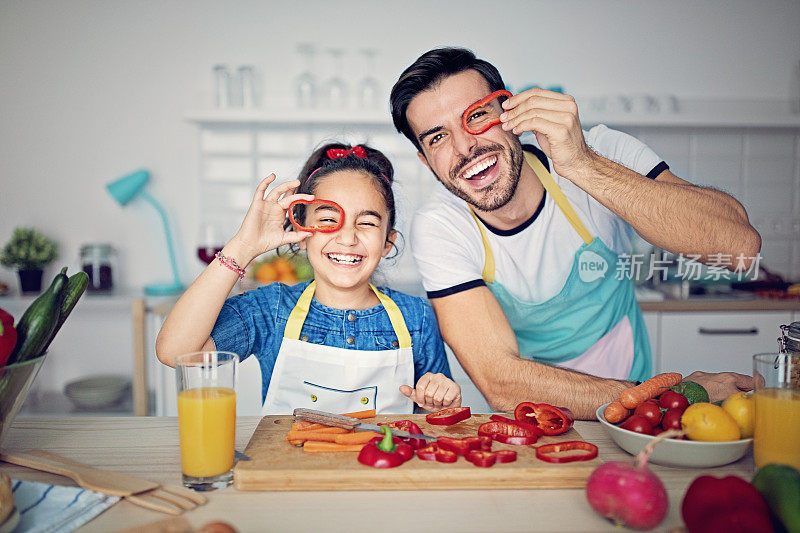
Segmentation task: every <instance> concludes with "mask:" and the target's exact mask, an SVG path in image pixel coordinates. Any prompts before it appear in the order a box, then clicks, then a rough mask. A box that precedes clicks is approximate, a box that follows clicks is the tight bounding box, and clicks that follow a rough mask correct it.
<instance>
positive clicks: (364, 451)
mask: <svg viewBox="0 0 800 533" xmlns="http://www.w3.org/2000/svg"><path fill="white" fill-rule="evenodd" d="M381 431H383V437H375V438H374V439H372V440H371V441H369V442H368V443H367V444H366V445H365V446H364V447H363V448H361V451H360V452H359V453H358V462H359V463H361V464H364V465H367V466H373V467H375V468H394V467H395V466H400V465H401V464H403V463H405V462H406V461H408V460H409V459H411V458H412V457H414V450H413V449H412V448H411V446H409V445H408V444H406V443H404V442H398V443H395V442H394V439H393V437H392V430H391V429H390V428H389V427H388V426H384V427H382V428H381Z"/></svg>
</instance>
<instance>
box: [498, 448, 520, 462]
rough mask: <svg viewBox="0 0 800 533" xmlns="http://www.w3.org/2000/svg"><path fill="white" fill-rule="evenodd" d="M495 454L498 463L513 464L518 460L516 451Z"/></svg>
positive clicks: (501, 451)
mask: <svg viewBox="0 0 800 533" xmlns="http://www.w3.org/2000/svg"><path fill="white" fill-rule="evenodd" d="M494 453H496V454H497V462H498V463H513V462H514V461H516V460H517V452H515V451H514V450H497V451H496V452H494Z"/></svg>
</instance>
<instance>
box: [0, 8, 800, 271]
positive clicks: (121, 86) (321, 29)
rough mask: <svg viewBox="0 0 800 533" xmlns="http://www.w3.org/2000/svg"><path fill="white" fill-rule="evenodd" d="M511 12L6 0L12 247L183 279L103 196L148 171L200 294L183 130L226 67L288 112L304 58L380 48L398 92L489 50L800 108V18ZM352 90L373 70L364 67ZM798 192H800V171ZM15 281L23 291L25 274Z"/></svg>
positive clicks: (534, 72)
mask: <svg viewBox="0 0 800 533" xmlns="http://www.w3.org/2000/svg"><path fill="white" fill-rule="evenodd" d="M499 5H500V6H501V8H496V9H493V10H489V9H487V7H486V6H487V3H486V2H483V1H481V2H478V1H459V2H439V3H432V2H423V1H406V2H391V3H390V2H385V3H384V2H374V1H373V2H348V1H345V0H340V1H338V2H326V1H321V0H313V1H304V2H266V1H260V2H256V1H251V2H248V1H232V2H215V1H171V2H159V1H150V2H147V1H139V2H119V1H110V2H109V1H99V0H97V1H91V0H83V1H81V0H73V1H69V2H64V1H56V0H53V1H23V0H18V1H13V0H3V2H2V3H0V183H1V184H2V186H0V241H2V242H5V241H6V240H7V238H8V236H9V235H10V233H11V230H12V229H13V227H14V226H15V225H19V224H26V225H34V226H36V227H37V228H39V229H40V230H41V231H43V232H45V233H46V234H48V235H50V236H52V237H53V238H55V239H56V240H57V241H58V242H59V243H60V244H61V254H62V257H61V259H59V260H58V261H57V262H56V264H59V265H60V264H71V265H75V266H76V258H77V254H78V248H79V246H80V244H81V243H84V242H93V241H110V242H113V243H115V244H116V246H117V247H118V249H119V250H120V268H119V272H118V274H119V277H120V278H121V279H122V280H123V281H122V283H124V284H126V285H131V286H141V285H142V284H144V283H147V282H150V281H153V280H156V279H167V278H168V277H169V267H168V263H167V261H166V259H165V256H164V245H163V241H162V234H161V229H160V226H159V224H158V220H157V218H156V216H155V214H154V213H153V212H152V209H151V208H150V207H149V206H148V205H146V204H143V203H141V202H135V203H134V204H131V205H130V206H129V207H127V208H126V209H124V210H123V209H121V208H120V207H119V206H117V205H116V204H114V202H113V201H112V200H111V198H110V197H109V196H108V194H107V193H106V191H105V190H104V187H103V186H104V184H105V183H106V182H107V181H109V180H111V179H113V178H116V177H118V176H120V175H122V174H124V173H127V172H129V171H131V170H134V169H136V168H139V167H146V168H148V169H150V170H151V172H152V175H153V183H152V184H151V187H150V191H151V192H152V193H153V195H154V196H156V197H157V198H158V199H160V200H161V201H162V202H163V203H164V204H165V206H167V208H168V209H169V211H170V212H171V215H172V219H173V222H174V224H175V226H174V227H175V229H176V230H177V232H176V233H177V235H176V237H177V241H178V246H179V249H180V250H181V251H182V252H183V257H182V258H181V270H182V273H183V276H184V278H185V280H186V281H188V280H189V277H190V275H192V274H194V273H195V272H196V271H197V268H198V264H197V261H196V259H195V258H194V245H195V243H194V240H195V238H196V231H197V230H196V227H197V203H198V202H197V195H196V190H195V187H194V184H195V180H196V177H197V174H198V169H197V131H196V128H195V126H194V125H193V124H190V123H188V122H186V121H184V119H183V115H184V113H185V112H187V111H190V110H197V109H202V108H206V107H210V104H211V67H212V65H214V64H216V63H219V62H224V63H231V64H234V65H236V64H243V63H250V64H253V65H255V66H256V67H257V68H258V69H259V70H260V71H261V72H262V73H263V81H264V87H265V97H266V99H267V100H269V101H271V102H280V103H285V102H287V101H290V100H291V79H292V77H293V76H294V75H296V74H297V72H298V71H299V65H298V63H297V61H296V60H297V56H296V54H295V51H294V47H295V44H296V43H297V42H298V41H312V42H315V43H317V44H319V45H321V46H322V47H323V48H324V47H327V46H334V45H335V46H341V47H343V48H346V49H348V50H350V51H353V50H356V49H358V48H360V47H365V46H369V47H375V48H377V49H379V50H380V54H381V57H380V61H379V66H378V75H379V78H380V79H381V81H382V82H383V83H384V85H385V87H386V90H387V91H388V88H389V86H390V85H391V83H393V81H394V79H395V78H396V76H397V75H398V74H399V73H400V71H401V70H402V69H403V68H405V66H407V65H408V64H409V63H410V62H411V61H412V60H413V59H414V58H416V57H417V56H418V55H419V54H420V53H422V52H423V51H425V50H427V49H428V48H431V47H434V46H437V45H443V44H457V45H463V46H468V47H471V48H473V49H474V50H476V51H477V53H478V54H479V55H480V56H482V57H485V58H487V59H489V60H491V61H493V62H495V63H496V64H497V65H498V66H499V67H500V69H501V71H502V72H503V73H504V75H505V78H506V81H507V83H508V84H509V85H511V86H512V87H520V86H524V85H528V84H531V83H539V84H543V85H551V84H561V85H563V86H564V87H565V89H566V90H567V91H568V92H573V93H574V94H602V93H617V92H627V93H636V92H649V93H654V94H663V93H671V94H675V95H677V96H679V97H682V98H693V97H702V98H726V99H727V98H730V99H739V98H742V99H787V98H788V97H789V96H790V91H791V90H792V89H791V87H793V85H792V84H793V83H794V82H793V78H792V76H793V75H796V70H795V69H796V68H797V65H798V60H800V32H798V30H797V28H798V27H800V3H798V2H792V1H785V2H784V1H760V2H752V1H749V0H730V1H719V2H710V1H706V2H704V1H688V0H675V1H671V2H664V1H661V0H641V1H638V2H630V1H621V0H619V1H616V0H615V1H602V2H601V1H593V2H590V1H578V0H571V1H570V0H566V1H557V2H556V1H551V2H548V1H510V0H509V1H505V2H502V3H501V4H499ZM347 73H348V75H350V76H353V77H355V76H357V75H359V74H360V73H361V65H359V64H358V63H357V62H356V61H349V62H348V72H347ZM409 150H410V146H409ZM795 150H797V149H796V148H795ZM792 155H793V154H792ZM794 181H795V188H796V190H800V188H798V186H797V182H798V177H797V169H795V177H794ZM797 194H798V193H797V192H795V196H797ZM795 209H797V206H795ZM53 269H54V270H55V265H54V267H53ZM50 274H51V273H49V272H48V274H47V275H48V277H49V276H50ZM0 279H3V280H5V281H7V282H11V283H12V284H13V283H15V282H16V280H15V279H14V275H13V273H12V272H0Z"/></svg>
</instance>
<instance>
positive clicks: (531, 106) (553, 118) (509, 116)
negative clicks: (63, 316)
mask: <svg viewBox="0 0 800 533" xmlns="http://www.w3.org/2000/svg"><path fill="white" fill-rule="evenodd" d="M503 109H505V112H504V113H503V114H502V115H500V120H502V128H503V129H504V130H506V131H508V130H510V131H512V132H513V133H514V134H515V135H521V134H522V133H524V132H526V131H532V132H533V133H534V134H535V135H536V140H537V141H538V142H539V146H541V148H542V150H543V151H544V153H545V154H546V155H547V157H549V158H550V159H551V160H552V161H553V168H554V170H555V171H556V172H558V174H559V175H561V176H564V177H565V178H571V176H573V175H575V174H576V173H578V172H581V171H582V170H584V169H586V168H587V167H588V166H589V165H590V163H591V161H592V157H593V156H594V152H592V150H590V149H589V147H588V146H587V145H586V141H585V140H584V138H583V131H582V130H581V121H580V119H579V118H578V105H577V104H576V103H575V99H574V98H573V97H571V96H569V95H567V94H561V93H556V92H553V91H546V90H544V89H540V88H538V87H534V88H533V89H528V90H527V91H524V92H521V93H519V94H517V95H515V96H512V97H511V98H509V99H508V100H506V101H504V102H503Z"/></svg>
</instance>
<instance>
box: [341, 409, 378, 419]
mask: <svg viewBox="0 0 800 533" xmlns="http://www.w3.org/2000/svg"><path fill="white" fill-rule="evenodd" d="M342 416H349V417H350V418H358V419H359V420H361V419H364V418H374V417H375V409H367V410H366V411H356V412H355V413H344V414H343V415H342Z"/></svg>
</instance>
